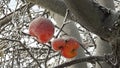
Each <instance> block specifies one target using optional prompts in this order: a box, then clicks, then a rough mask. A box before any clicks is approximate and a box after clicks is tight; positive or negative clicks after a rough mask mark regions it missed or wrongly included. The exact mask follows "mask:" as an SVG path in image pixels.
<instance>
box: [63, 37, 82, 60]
mask: <svg viewBox="0 0 120 68" xmlns="http://www.w3.org/2000/svg"><path fill="white" fill-rule="evenodd" d="M79 47H80V45H79V42H78V41H77V40H76V39H75V38H72V37H70V38H68V39H67V40H66V45H65V47H64V48H63V50H62V51H61V55H62V56H64V57H65V58H73V57H75V56H77V54H78V52H77V50H78V48H79Z"/></svg>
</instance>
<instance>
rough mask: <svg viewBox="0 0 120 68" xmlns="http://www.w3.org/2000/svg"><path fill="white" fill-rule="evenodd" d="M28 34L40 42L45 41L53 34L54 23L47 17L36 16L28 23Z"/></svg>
mask: <svg viewBox="0 0 120 68" xmlns="http://www.w3.org/2000/svg"><path fill="white" fill-rule="evenodd" d="M29 34H30V35H32V36H34V37H36V38H37V40H38V41H39V42H40V43H47V42H48V41H49V40H50V39H51V38H52V37H53V35H54V25H53V24H52V22H51V21H50V20H49V19H47V18H44V17H38V18H36V19H34V20H33V21H32V22H31V23H30V25H29Z"/></svg>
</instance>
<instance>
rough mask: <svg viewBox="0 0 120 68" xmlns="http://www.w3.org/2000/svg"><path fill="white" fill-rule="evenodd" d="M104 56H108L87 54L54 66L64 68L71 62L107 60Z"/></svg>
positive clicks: (71, 63)
mask: <svg viewBox="0 0 120 68" xmlns="http://www.w3.org/2000/svg"><path fill="white" fill-rule="evenodd" d="M106 57H107V58H109V57H110V56H89V57H84V58H79V59H75V60H72V61H70V62H66V63H63V64H61V65H58V66H56V67H54V68H64V67H67V66H70V65H73V64H77V63H83V62H95V61H107V59H106Z"/></svg>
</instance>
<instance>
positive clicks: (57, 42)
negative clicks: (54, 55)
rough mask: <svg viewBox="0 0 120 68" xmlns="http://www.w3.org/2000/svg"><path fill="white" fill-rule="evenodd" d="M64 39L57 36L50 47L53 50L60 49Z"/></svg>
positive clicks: (63, 44) (62, 46)
mask: <svg viewBox="0 0 120 68" xmlns="http://www.w3.org/2000/svg"><path fill="white" fill-rule="evenodd" d="M65 44H66V42H65V40H64V39H63V38H57V39H55V40H53V41H52V42H51V45H52V48H53V49H54V50H55V51H59V50H62V49H63V48H64V47H65Z"/></svg>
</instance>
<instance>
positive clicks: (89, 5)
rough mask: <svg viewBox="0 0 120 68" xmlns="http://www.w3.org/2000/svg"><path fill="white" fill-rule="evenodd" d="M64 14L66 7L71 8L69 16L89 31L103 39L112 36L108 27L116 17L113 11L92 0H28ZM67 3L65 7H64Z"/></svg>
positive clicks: (116, 14)
mask: <svg viewBox="0 0 120 68" xmlns="http://www.w3.org/2000/svg"><path fill="white" fill-rule="evenodd" d="M28 1H31V2H34V3H35V4H38V5H40V6H43V7H45V8H47V9H49V10H51V11H54V12H56V13H58V14H60V15H62V16H65V11H66V9H67V7H68V8H69V9H70V10H71V12H70V16H69V17H70V18H69V19H71V20H74V21H76V22H79V24H81V25H82V26H83V27H85V28H86V29H88V30H89V31H91V32H93V33H95V34H97V35H98V36H100V37H102V38H104V39H105V40H108V41H109V39H110V37H113V35H112V32H111V31H110V30H109V28H111V27H112V25H113V23H115V21H116V20H117V19H118V16H119V14H118V13H116V12H115V11H113V10H111V9H108V8H105V7H103V6H101V5H99V4H98V3H96V2H93V0H74V1H73V0H28ZM66 5H67V7H66Z"/></svg>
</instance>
